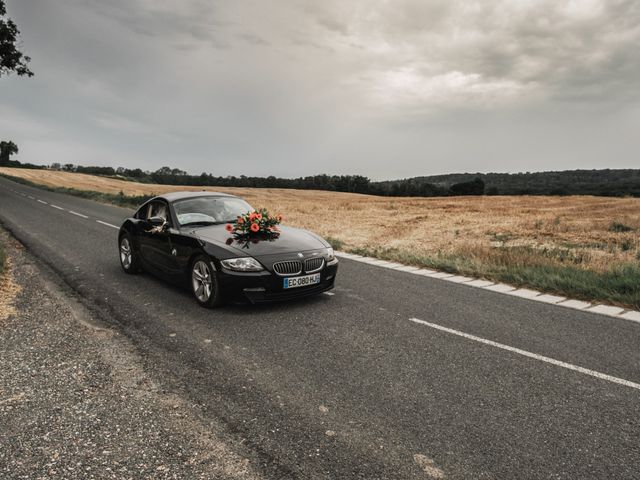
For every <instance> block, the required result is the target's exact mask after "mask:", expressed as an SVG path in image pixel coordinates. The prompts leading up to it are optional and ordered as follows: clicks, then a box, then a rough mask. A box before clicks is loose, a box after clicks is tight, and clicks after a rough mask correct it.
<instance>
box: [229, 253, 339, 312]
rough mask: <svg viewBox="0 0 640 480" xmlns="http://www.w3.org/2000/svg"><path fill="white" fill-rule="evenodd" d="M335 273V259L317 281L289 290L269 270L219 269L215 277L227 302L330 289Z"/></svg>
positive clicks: (270, 299)
mask: <svg viewBox="0 0 640 480" xmlns="http://www.w3.org/2000/svg"><path fill="white" fill-rule="evenodd" d="M337 272H338V261H337V260H335V261H333V262H330V263H328V264H327V265H326V266H325V267H324V268H323V269H322V270H321V271H320V283H317V284H315V285H309V286H306V287H298V288H291V289H285V288H283V284H284V277H281V276H279V275H276V274H275V273H272V272H268V271H264V272H256V273H239V272H232V271H229V270H226V269H221V270H220V271H218V280H219V285H220V287H219V288H220V290H221V293H222V295H223V298H224V299H225V300H227V301H230V302H234V301H235V302H238V301H245V302H246V301H249V302H251V303H262V302H278V301H283V300H292V299H295V298H302V297H307V296H310V295H317V294H319V293H322V292H326V291H328V290H331V289H332V288H333V286H334V284H335V280H336V274H337Z"/></svg>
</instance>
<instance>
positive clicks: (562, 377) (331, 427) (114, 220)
mask: <svg viewBox="0 0 640 480" xmlns="http://www.w3.org/2000/svg"><path fill="white" fill-rule="evenodd" d="M129 214H130V212H129V211H128V210H125V209H121V208H117V207H112V206H106V205H101V204H98V203H95V202H91V201H88V200H83V199H80V198H77V197H71V196H66V195H62V194H58V193H53V192H47V191H44V190H40V189H36V188H32V187H28V186H24V185H21V184H17V183H14V182H11V181H9V180H6V179H4V178H0V222H2V223H3V224H4V225H5V227H6V228H8V229H9V230H10V231H11V232H13V234H14V235H15V236H16V237H17V238H18V239H19V240H20V241H21V242H22V243H23V244H25V245H26V247H27V248H28V249H29V250H30V251H31V252H32V253H33V254H34V255H35V256H36V257H37V258H38V259H40V260H41V261H42V262H44V263H46V264H47V265H49V266H50V267H51V268H52V269H53V270H54V271H55V272H56V273H57V274H58V275H59V277H60V279H61V282H64V283H66V284H67V285H68V286H70V287H71V288H72V289H73V290H75V291H76V292H77V293H78V294H79V295H80V296H82V298H83V299H84V302H85V303H86V304H87V305H89V306H90V307H91V308H92V309H93V311H94V312H96V314H98V315H100V317H101V318H103V319H104V320H105V321H108V322H110V323H112V324H113V325H117V327H118V328H120V329H121V330H122V331H124V332H125V333H126V334H127V335H128V336H129V337H130V338H131V339H132V340H133V341H134V342H135V344H136V345H137V347H138V349H139V350H140V351H141V352H143V353H144V354H145V355H147V357H148V358H149V359H151V360H152V364H153V368H154V369H155V371H156V373H157V375H159V376H161V377H162V379H163V381H164V382H166V385H167V388H172V389H175V390H176V391H179V392H180V394H181V395H184V396H185V397H187V398H189V399H190V401H192V402H194V403H198V404H200V405H203V406H204V407H205V409H206V411H207V412H208V414H210V415H211V417H212V418H216V419H219V420H222V421H223V422H224V424H225V425H226V426H227V427H228V429H229V432H231V433H232V434H233V435H237V436H238V437H239V438H242V439H243V440H244V444H245V445H247V446H248V447H249V448H250V449H251V450H252V451H254V452H256V458H257V459H258V460H257V461H256V462H257V463H258V465H254V466H255V467H256V468H257V469H258V470H260V471H262V472H264V473H265V475H266V476H268V477H271V478H278V479H279V478H300V479H310V478H340V479H350V478H366V479H374V478H381V479H382V478H384V479H392V478H402V479H405V478H447V479H485V478H486V479H548V478H571V479H574V478H575V479H582V480H586V479H604V478H608V479H609V478H610V479H614V478H615V479H639V478H640V324H639V323H634V322H631V321H626V320H622V319H614V318H611V317H607V316H602V315H598V314H594V313H589V312H581V311H578V310H572V309H568V308H561V307H557V306H553V305H546V304H543V303H540V302H534V301H530V300H527V299H522V298H517V297H512V296H508V295H502V294H499V293H495V292H491V291H486V290H483V289H478V288H472V287H468V286H465V285H458V284H454V283H450V282H446V281H442V280H438V279H433V278H427V277H421V276H417V275H411V274H409V273H405V272H400V271H393V270H389V269H383V268H380V267H376V266H373V265H367V264H363V263H357V262H353V261H350V260H348V259H342V260H341V263H340V270H339V274H338V280H337V285H336V288H335V290H334V291H333V292H332V293H333V294H332V295H326V294H323V295H320V296H318V297H316V298H311V299H307V300H302V301H297V302H293V303H284V304H275V305H268V306H259V307H252V306H228V307H224V308H222V309H218V310H212V311H211V310H206V309H203V308H201V307H199V306H198V305H197V304H196V302H195V301H194V299H193V298H192V297H191V294H190V292H188V291H182V290H180V289H177V288H176V287H174V286H172V285H169V284H166V283H164V282H162V281H160V280H157V279H155V278H153V277H151V276H149V275H147V274H141V275H139V276H129V275H125V274H124V273H122V271H121V269H120V265H119V261H118V256H117V238H116V237H117V232H118V230H117V226H119V225H120V224H121V222H122V221H123V219H124V218H125V217H127V216H128V215H129ZM43 321H46V319H43Z"/></svg>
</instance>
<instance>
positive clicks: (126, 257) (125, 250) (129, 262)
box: [120, 233, 140, 273]
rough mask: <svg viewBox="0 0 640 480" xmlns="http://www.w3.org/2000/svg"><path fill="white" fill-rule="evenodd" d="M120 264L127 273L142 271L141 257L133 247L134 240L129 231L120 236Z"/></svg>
mask: <svg viewBox="0 0 640 480" xmlns="http://www.w3.org/2000/svg"><path fill="white" fill-rule="evenodd" d="M120 265H121V266H122V270H124V271H125V273H138V272H139V271H140V259H139V258H138V254H137V253H136V252H135V250H134V249H133V242H132V241H131V236H130V235H129V234H128V233H125V234H124V235H122V237H120Z"/></svg>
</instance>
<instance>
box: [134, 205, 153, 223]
mask: <svg viewBox="0 0 640 480" xmlns="http://www.w3.org/2000/svg"><path fill="white" fill-rule="evenodd" d="M148 210H149V205H144V206H142V207H140V208H139V209H138V211H137V212H136V213H135V215H134V216H133V218H136V219H138V220H145V219H146V218H147V211H148Z"/></svg>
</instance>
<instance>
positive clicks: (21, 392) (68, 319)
mask: <svg viewBox="0 0 640 480" xmlns="http://www.w3.org/2000/svg"><path fill="white" fill-rule="evenodd" d="M0 241H3V242H5V244H8V245H9V248H8V249H7V253H8V255H9V258H10V260H11V264H12V265H13V268H12V270H13V277H14V280H15V283H16V284H18V285H19V286H20V287H21V291H20V292H18V294H17V297H16V299H15V302H14V304H15V310H16V311H15V312H14V313H13V314H11V315H9V316H8V318H6V319H4V320H0V478H3V479H6V480H9V479H47V478H64V479H76V478H78V479H93V478H95V479H98V478H100V479H101V478H114V479H127V478H131V479H143V478H153V479H169V478H171V479H173V478H185V479H200V478H202V479H209V478H220V479H228V478H229V479H231V478H234V479H235V478H242V479H254V478H260V477H259V475H258V474H257V473H256V472H254V470H253V469H252V465H251V463H250V462H249V460H247V459H246V457H245V456H243V454H242V447H241V446H239V445H236V444H233V441H231V440H229V438H227V435H225V433H224V432H223V431H222V430H221V429H220V427H218V426H216V425H212V424H211V423H210V422H209V421H206V420H203V417H202V416H201V415H200V412H199V410H198V407H197V405H192V404H190V403H189V401H188V400H185V399H183V398H181V397H180V396H179V395H177V394H174V393H171V392H169V391H166V390H163V388H162V387H161V386H160V385H159V384H158V383H156V382H155V381H154V379H152V378H151V377H150V376H149V375H148V374H147V373H146V372H145V369H144V362H143V359H142V358H141V357H140V355H139V353H138V352H137V351H136V349H135V348H134V347H133V345H132V344H131V343H130V342H129V341H128V340H127V338H126V337H125V336H123V335H121V334H120V333H119V332H117V331H116V330H114V329H112V328H108V327H105V326H104V325H102V324H100V323H99V322H98V321H97V320H96V319H95V318H93V317H92V316H91V314H90V313H89V312H88V311H87V310H86V309H85V308H84V307H82V305H81V304H80V303H79V302H77V301H76V300H74V299H73V298H71V297H70V296H68V295H66V294H65V292H64V291H63V288H61V287H59V286H58V285H56V284H55V283H54V281H53V280H52V279H51V277H49V276H48V274H47V272H46V271H45V270H44V267H40V266H38V265H36V264H35V263H34V262H33V260H32V259H31V258H30V257H29V255H28V253H26V252H25V251H24V250H23V249H20V248H19V246H18V245H17V244H16V242H15V241H13V240H11V239H10V238H9V237H8V235H7V234H6V233H5V232H3V231H0Z"/></svg>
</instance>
